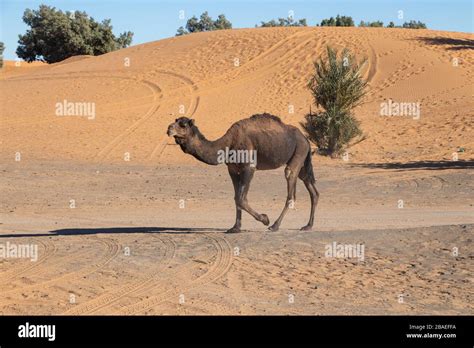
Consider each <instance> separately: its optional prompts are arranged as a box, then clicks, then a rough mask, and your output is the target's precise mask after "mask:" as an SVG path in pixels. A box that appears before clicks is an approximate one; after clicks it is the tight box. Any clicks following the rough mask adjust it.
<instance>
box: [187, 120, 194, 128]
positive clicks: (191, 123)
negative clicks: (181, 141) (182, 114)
mask: <svg viewBox="0 0 474 348" xmlns="http://www.w3.org/2000/svg"><path fill="white" fill-rule="evenodd" d="M188 124H189V127H192V126H194V119H191V120H189V122H188Z"/></svg>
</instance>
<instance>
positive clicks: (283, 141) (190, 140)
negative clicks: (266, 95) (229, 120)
mask: <svg viewBox="0 0 474 348" xmlns="http://www.w3.org/2000/svg"><path fill="white" fill-rule="evenodd" d="M167 134H168V136H173V137H174V139H175V142H176V144H178V145H179V146H180V147H181V150H183V152H184V153H186V154H189V155H191V156H194V157H195V158H196V159H198V160H199V161H202V162H204V163H207V164H209V165H218V164H221V163H225V164H226V165H227V169H228V172H229V175H230V177H231V179H232V183H233V185H234V200H235V209H236V218H235V224H234V226H233V227H231V228H230V229H229V230H227V233H236V232H240V231H241V220H242V210H245V211H246V212H247V213H249V214H250V215H251V216H253V217H254V218H255V219H256V220H257V221H260V222H262V223H263V224H264V225H266V226H268V225H269V224H270V220H269V219H268V216H267V215H266V214H259V213H257V212H256V211H255V210H253V209H252V208H251V207H250V205H249V203H248V201H247V193H248V191H249V188H250V182H251V181H252V178H253V175H254V173H255V171H256V170H270V169H277V168H279V167H281V166H283V165H286V168H285V178H286V181H287V189H288V195H287V198H286V202H285V206H284V208H283V211H282V212H281V214H280V216H279V217H278V219H277V220H276V221H275V222H274V223H273V225H272V226H270V227H269V228H268V229H269V230H270V231H277V230H278V229H279V227H280V224H281V222H282V220H283V218H284V216H285V214H286V213H287V211H288V209H289V208H290V206H291V205H292V204H294V202H295V191H296V182H297V178H300V179H301V180H302V181H303V183H304V184H305V186H306V189H307V190H308V192H309V195H310V198H311V213H310V216H309V222H308V224H307V225H305V226H304V227H302V228H301V230H303V231H309V230H311V229H312V227H313V223H314V213H315V210H316V206H317V204H318V199H319V192H318V190H317V189H316V185H315V183H316V180H315V178H314V173H313V166H312V163H311V148H310V144H309V141H308V140H307V139H306V137H305V136H304V135H303V133H301V131H300V130H299V129H298V128H296V127H294V126H291V125H287V124H285V123H283V122H282V121H281V120H280V118H278V117H277V116H273V115H270V114H267V113H265V114H257V115H253V116H251V117H249V118H246V119H243V120H240V121H238V122H236V123H234V124H233V125H232V126H231V127H230V128H229V129H228V130H227V132H226V133H225V134H224V136H222V137H221V138H219V139H217V140H214V141H209V140H207V139H206V138H205V137H204V135H202V134H201V132H200V131H199V129H198V128H197V127H196V125H195V121H194V120H193V119H189V118H187V117H180V118H178V119H176V120H175V122H174V123H171V124H170V125H169V127H168V131H167ZM232 151H233V152H232ZM249 152H252V153H254V154H255V153H256V159H257V160H256V161H251V160H249V159H251V158H252V156H240V161H236V160H232V158H229V156H227V157H226V156H224V157H225V159H227V160H225V159H224V161H223V154H228V153H232V154H234V155H235V153H237V154H241V155H244V154H246V153H249ZM235 157H236V156H234V159H235ZM237 157H238V156H237ZM242 158H243V159H247V161H242ZM255 162H256V163H255Z"/></svg>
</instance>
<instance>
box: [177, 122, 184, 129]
mask: <svg viewBox="0 0 474 348" xmlns="http://www.w3.org/2000/svg"><path fill="white" fill-rule="evenodd" d="M178 124H179V126H180V127H181V128H184V127H186V125H185V124H184V123H183V122H179V123H178Z"/></svg>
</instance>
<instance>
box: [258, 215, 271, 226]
mask: <svg viewBox="0 0 474 348" xmlns="http://www.w3.org/2000/svg"><path fill="white" fill-rule="evenodd" d="M261 217H262V220H260V221H261V222H262V223H263V224H264V225H265V226H268V225H270V219H269V218H268V216H267V214H262V215H261Z"/></svg>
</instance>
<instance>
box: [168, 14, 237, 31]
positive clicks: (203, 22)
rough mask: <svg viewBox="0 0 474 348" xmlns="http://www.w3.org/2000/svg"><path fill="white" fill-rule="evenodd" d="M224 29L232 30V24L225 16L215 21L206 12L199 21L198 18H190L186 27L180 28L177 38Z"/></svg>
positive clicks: (220, 16) (221, 15)
mask: <svg viewBox="0 0 474 348" xmlns="http://www.w3.org/2000/svg"><path fill="white" fill-rule="evenodd" d="M223 29H232V23H231V22H230V21H229V20H228V19H227V18H226V17H225V15H223V14H220V15H219V16H218V17H217V19H216V20H213V19H212V17H211V16H209V13H208V12H207V11H206V12H203V13H202V14H201V16H200V17H199V19H198V18H197V17H196V16H192V17H191V18H189V19H188V21H187V22H186V27H182V26H181V27H179V28H178V30H177V32H176V36H181V35H186V34H191V33H199V32H203V31H213V30H223Z"/></svg>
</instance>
